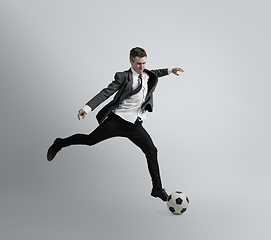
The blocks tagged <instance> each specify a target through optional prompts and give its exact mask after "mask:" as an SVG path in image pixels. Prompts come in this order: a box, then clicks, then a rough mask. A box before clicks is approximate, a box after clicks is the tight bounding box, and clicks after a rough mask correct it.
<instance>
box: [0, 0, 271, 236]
mask: <svg viewBox="0 0 271 240" xmlns="http://www.w3.org/2000/svg"><path fill="white" fill-rule="evenodd" d="M270 21H271V17H270V3H269V2H268V1H262V0H257V1H253V0H252V1H241V0H235V1H214V0H213V1H210V0H207V1H199V0H196V1H180V0H178V1H177V0H168V1H148V0H146V1H143V2H142V1H141V2H137V1H124V0H118V1H83V0H77V1H68V0H65V1H64V0H54V1H52V0H46V1H38V0H36V1H34V0H32V1H31V0H24V1H20V0H8V1H7V0H1V1H0V30H1V35H0V61H1V62H0V78H1V88H0V89H1V90H0V91H1V95H0V104H1V125H0V126H1V144H0V154H1V167H0V180H1V181H0V187H1V195H0V239H1V240H2V239H3V240H23V239H27V240H32V239H33V240H36V239H39V240H49V239H50V240H62V239H63V240H70V239H80V240H84V239H95V240H96V239H97V240H107V239H110V240H111V239H130V240H139V239H140V240H141V239H157V240H160V239H189V240H195V239H204V240H218V239H219V240H239V239H247V240H254V239H262V240H265V239H270V237H271V234H270V214H271V207H270V201H271V194H270V180H271V177H270V133H271V132H270V130H271V129H270V120H271V114H270V86H271V84H270V60H271V59H270V54H271V51H270V50H271V48H270V41H271V37H270ZM135 46H141V47H143V48H145V49H146V51H147V53H148V61H147V65H146V68H148V69H156V68H163V67H177V66H178V67H181V68H183V69H184V70H185V72H184V73H183V74H181V75H180V76H179V77H177V76H174V75H170V76H167V77H165V78H161V79H160V82H159V84H158V87H157V89H156V92H155V95H154V98H155V105H154V112H153V113H151V114H148V119H147V120H146V121H145V122H144V126H145V127H146V128H147V129H148V131H149V133H150V134H151V136H152V138H153V140H154V142H155V144H156V146H157V147H158V150H159V163H160V168H161V174H162V180H163V184H164V187H165V188H166V189H167V191H168V192H169V193H171V192H173V191H175V190H181V191H183V192H185V193H186V194H187V195H188V196H189V198H190V206H189V209H188V211H187V212H186V213H185V214H184V215H182V216H175V215H173V214H171V213H170V212H169V211H168V210H167V207H166V204H165V203H164V202H162V201H161V200H158V199H155V198H152V197H151V196H150V191H151V182H150V177H149V174H148V171H147V165H146V160H145V158H144V155H143V154H142V153H141V151H140V150H139V149H138V148H136V147H135V146H133V144H132V143H130V142H129V141H128V140H126V139H121V138H116V139H112V140H108V141H105V142H103V143H100V144H98V145H96V146H94V147H86V146H73V147H70V148H67V149H63V150H62V151H61V152H60V154H59V155H57V157H56V159H55V160H54V161H53V162H51V163H49V162H47V160H46V152H47V149H48V147H49V146H50V145H51V144H52V142H53V140H54V139H55V138H56V137H67V136H69V135H71V134H74V133H78V132H81V133H89V132H91V131H92V130H93V129H94V128H96V127H97V122H96V119H95V115H96V114H97V112H98V110H99V109H100V107H99V108H98V109H97V110H95V111H94V112H91V113H89V114H88V116H87V117H86V119H85V120H81V121H78V119H77V113H78V110H79V109H80V108H81V107H82V106H83V105H84V104H85V103H86V102H87V101H88V100H89V99H90V98H91V97H93V96H94V95H95V94H96V93H98V92H99V91H100V90H101V89H102V88H104V87H106V86H107V84H108V83H110V82H111V80H113V77H114V74H115V72H116V71H122V70H126V69H128V68H129V67H130V64H129V62H128V54H129V50H130V49H131V48H132V47H135ZM131 169H132V171H130V170H131ZM128 179H131V180H130V181H128Z"/></svg>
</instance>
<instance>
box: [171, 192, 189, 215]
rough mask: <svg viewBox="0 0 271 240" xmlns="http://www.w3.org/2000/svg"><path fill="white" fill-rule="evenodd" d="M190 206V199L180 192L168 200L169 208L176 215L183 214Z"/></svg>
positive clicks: (172, 194)
mask: <svg viewBox="0 0 271 240" xmlns="http://www.w3.org/2000/svg"><path fill="white" fill-rule="evenodd" d="M188 205H189V199H188V197H187V196H186V195H185V194H184V193H182V192H179V191H176V192H173V193H171V194H170V195H169V196H168V198H167V207H168V209H169V211H171V212H172V213H174V214H183V213H184V212H185V211H186V210H187V208H188Z"/></svg>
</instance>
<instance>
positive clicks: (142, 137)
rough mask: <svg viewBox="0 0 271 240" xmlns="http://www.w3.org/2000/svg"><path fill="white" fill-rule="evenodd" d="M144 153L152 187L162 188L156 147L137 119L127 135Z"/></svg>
mask: <svg viewBox="0 0 271 240" xmlns="http://www.w3.org/2000/svg"><path fill="white" fill-rule="evenodd" d="M127 137H128V138H129V139H130V140H131V141H132V142H133V143H134V144H135V145H137V146H138V147H139V148H140V149H141V150H142V151H143V153H144V154H145V156H146V159H147V164H148V170H149V173H150V175H151V179H152V184H153V188H157V189H160V188H162V182H161V176H160V171H159V165H158V157H157V152H158V151H157V148H156V147H155V145H154V143H153V141H152V139H151V137H150V135H149V134H148V132H147V131H146V130H145V129H144V128H143V126H142V122H139V121H137V122H136V123H135V126H134V128H133V131H131V132H130V133H129V135H128V136H127Z"/></svg>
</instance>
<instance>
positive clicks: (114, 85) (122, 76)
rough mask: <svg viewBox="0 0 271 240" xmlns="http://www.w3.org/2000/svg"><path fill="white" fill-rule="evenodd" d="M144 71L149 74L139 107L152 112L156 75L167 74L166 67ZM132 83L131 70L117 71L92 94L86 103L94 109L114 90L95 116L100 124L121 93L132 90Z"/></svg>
mask: <svg viewBox="0 0 271 240" xmlns="http://www.w3.org/2000/svg"><path fill="white" fill-rule="evenodd" d="M144 72H146V73H147V74H148V75H149V80H148V93H147V95H146V98H145V102H144V103H143V104H142V106H141V108H142V109H145V110H146V111H149V112H152V111H153V92H154V90H155V88H156V85H157V83H158V77H163V76H165V75H168V69H167V68H165V69H158V70H147V69H145V70H144ZM132 84H133V74H132V70H131V69H129V70H127V71H124V72H117V73H116V74H115V77H114V80H113V81H112V82H111V83H110V84H109V85H108V86H107V87H106V88H104V89H103V90H102V91H100V92H99V93H98V94H97V95H96V96H94V97H93V98H92V99H91V100H90V101H89V102H87V103H86V104H87V105H88V106H90V107H91V109H92V110H94V109H95V108H96V107H97V106H99V105H100V104H101V103H102V102H103V101H105V100H106V99H108V98H109V97H110V96H111V95H113V94H114V93H115V92H117V93H116V95H115V96H114V98H113V100H112V101H111V102H109V103H108V104H107V105H105V106H104V107H103V108H102V109H101V110H100V111H99V112H98V114H97V115H96V118H97V120H98V122H99V124H101V123H102V122H103V121H104V119H105V118H106V117H107V116H108V115H109V114H110V112H111V111H112V110H113V109H115V108H117V107H118V105H119V104H120V99H121V97H122V96H123V95H126V94H127V93H128V92H130V91H131V90H132Z"/></svg>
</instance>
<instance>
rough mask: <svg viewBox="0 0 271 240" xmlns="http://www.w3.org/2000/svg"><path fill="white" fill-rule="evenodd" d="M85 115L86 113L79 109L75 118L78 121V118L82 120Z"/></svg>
mask: <svg viewBox="0 0 271 240" xmlns="http://www.w3.org/2000/svg"><path fill="white" fill-rule="evenodd" d="M86 115H87V113H86V112H85V111H84V110H83V109H80V110H79V113H78V115H77V117H78V119H79V120H80V116H81V117H82V119H84V118H85V116H86Z"/></svg>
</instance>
